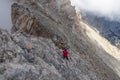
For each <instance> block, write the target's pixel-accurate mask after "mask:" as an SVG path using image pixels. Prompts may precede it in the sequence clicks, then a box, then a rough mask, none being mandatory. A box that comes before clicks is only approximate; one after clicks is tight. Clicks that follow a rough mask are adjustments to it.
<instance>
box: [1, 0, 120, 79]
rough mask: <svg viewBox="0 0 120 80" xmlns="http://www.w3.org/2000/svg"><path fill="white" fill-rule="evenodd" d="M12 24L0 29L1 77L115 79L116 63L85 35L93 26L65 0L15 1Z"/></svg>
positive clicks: (116, 76)
mask: <svg viewBox="0 0 120 80" xmlns="http://www.w3.org/2000/svg"><path fill="white" fill-rule="evenodd" d="M12 23H13V28H12V32H13V34H11V35H9V34H8V33H7V31H4V30H0V64H1V65H0V79H1V80H119V77H118V75H119V74H118V75H117V74H116V70H118V66H119V62H118V61H117V60H116V59H114V58H112V57H111V56H110V55H109V56H110V57H109V56H108V55H107V52H106V51H105V49H103V48H102V47H101V46H100V45H99V44H98V45H97V44H96V43H97V42H96V43H94V42H95V41H94V42H93V41H92V39H91V38H89V36H88V35H87V33H91V29H89V28H88V26H87V25H85V24H84V23H83V22H82V20H81V16H80V15H79V14H77V13H76V12H75V9H74V7H72V6H71V4H70V1H69V0H17V2H16V3H14V4H13V5H12ZM64 47H68V48H69V60H64V59H63V57H62V48H64ZM96 50H98V51H96ZM99 53H103V54H106V55H105V57H106V56H108V57H107V59H106V61H109V59H111V60H114V62H116V63H118V65H117V67H115V68H116V69H115V70H114V69H113V67H114V66H115V65H113V64H112V63H111V62H109V63H108V64H110V66H109V65H108V64H107V63H106V62H105V61H103V60H104V59H102V58H101V57H100V56H98V54H99ZM111 66H112V67H111ZM118 73H119V70H118Z"/></svg>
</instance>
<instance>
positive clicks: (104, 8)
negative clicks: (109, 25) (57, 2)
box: [71, 0, 120, 20]
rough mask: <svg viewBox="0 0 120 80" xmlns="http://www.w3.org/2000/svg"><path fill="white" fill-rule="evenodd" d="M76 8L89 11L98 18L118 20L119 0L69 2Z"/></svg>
mask: <svg viewBox="0 0 120 80" xmlns="http://www.w3.org/2000/svg"><path fill="white" fill-rule="evenodd" d="M71 2H72V4H73V5H75V6H76V8H77V9H78V10H79V9H82V10H86V11H90V12H92V13H94V14H96V15H98V16H105V17H109V18H110V19H113V20H117V19H118V20H120V0H71Z"/></svg>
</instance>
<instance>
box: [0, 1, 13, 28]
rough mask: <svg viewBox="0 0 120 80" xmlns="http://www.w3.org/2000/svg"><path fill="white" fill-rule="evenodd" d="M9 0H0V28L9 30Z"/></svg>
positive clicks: (10, 25)
mask: <svg viewBox="0 0 120 80" xmlns="http://www.w3.org/2000/svg"><path fill="white" fill-rule="evenodd" d="M11 4H12V3H11V0H0V28H4V29H7V30H10V28H11V27H12V24H11Z"/></svg>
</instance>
